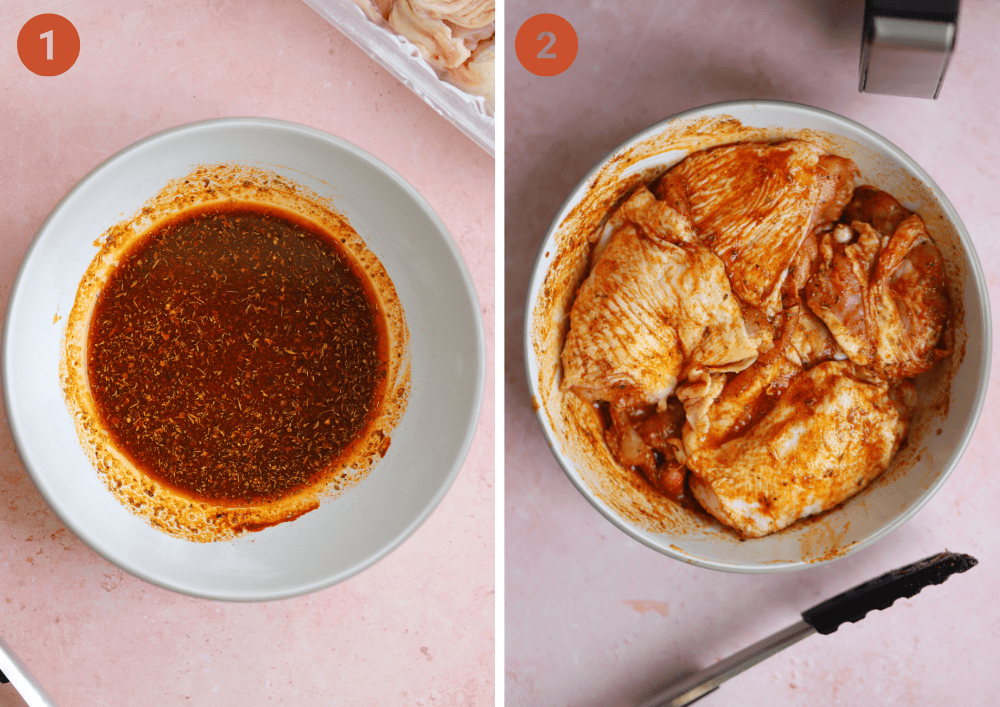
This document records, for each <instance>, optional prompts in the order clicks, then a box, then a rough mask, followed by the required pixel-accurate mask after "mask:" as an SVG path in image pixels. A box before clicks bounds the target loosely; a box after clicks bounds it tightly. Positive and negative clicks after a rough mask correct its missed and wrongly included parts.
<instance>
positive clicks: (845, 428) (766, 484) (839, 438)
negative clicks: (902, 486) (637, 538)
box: [687, 361, 915, 538]
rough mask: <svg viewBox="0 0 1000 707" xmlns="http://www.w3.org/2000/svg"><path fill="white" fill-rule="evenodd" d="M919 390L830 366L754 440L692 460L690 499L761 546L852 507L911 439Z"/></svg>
mask: <svg viewBox="0 0 1000 707" xmlns="http://www.w3.org/2000/svg"><path fill="white" fill-rule="evenodd" d="M914 404H915V389H914V388H913V384H912V383H910V382H909V381H902V382H899V383H894V384H892V385H890V384H889V383H882V384H873V383H870V382H867V381H865V380H860V379H858V378H855V377H854V376H853V375H852V364H851V363H850V362H847V361H842V362H838V361H829V362H826V363H822V364H820V365H818V366H815V367H813V368H811V369H809V370H807V371H804V372H802V373H800V374H799V375H797V376H795V377H794V378H793V379H792V380H791V382H790V383H789V384H788V388H787V390H785V391H784V393H783V394H782V395H781V397H780V398H779V399H778V401H777V402H776V404H775V405H774V407H773V408H772V409H771V410H770V411H769V412H768V413H767V414H766V415H765V416H764V417H763V418H762V419H761V420H760V421H758V422H757V423H756V424H755V425H754V426H753V427H752V428H751V429H749V431H747V432H746V434H744V435H742V436H738V437H735V438H732V439H730V440H728V441H725V442H723V443H721V444H714V445H713V444H707V445H705V446H703V447H702V448H700V449H698V450H697V451H696V452H694V453H693V454H690V455H688V457H687V466H688V468H689V469H690V470H691V475H690V477H689V484H690V487H691V493H692V494H693V495H694V497H695V498H696V499H697V500H698V502H699V503H701V505H702V506H703V507H704V508H705V510H707V511H708V512H709V513H711V514H712V515H713V516H715V517H716V518H717V519H719V521H721V522H722V523H724V524H725V525H728V526H730V527H732V528H735V529H736V530H737V531H738V532H739V533H740V534H741V535H742V536H744V537H747V538H757V537H761V536H763V535H767V534H769V533H773V532H775V531H777V530H780V529H782V528H784V527H787V526H788V525H791V524H792V523H794V522H795V521H796V520H799V519H800V518H804V517H806V516H810V515H813V514H816V513H820V512H822V511H824V510H827V509H829V508H832V507H833V506H835V505H837V504H838V503H841V502H842V501H844V500H846V499H847V498H850V497H851V496H853V495H854V494H855V493H857V492H858V491H860V490H861V489H862V488H864V487H865V486H867V485H868V484H869V483H870V482H871V481H872V480H873V479H875V478H876V477H877V476H878V475H879V474H881V473H882V472H883V471H884V470H885V469H886V468H887V467H888V466H889V462H890V461H891V460H892V457H893V455H894V454H895V453H896V450H897V449H898V448H899V445H900V443H901V442H902V440H903V439H904V438H905V437H906V433H907V428H908V426H909V420H910V415H911V412H910V411H911V409H912V406H913V405H914Z"/></svg>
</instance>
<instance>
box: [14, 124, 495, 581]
mask: <svg viewBox="0 0 1000 707" xmlns="http://www.w3.org/2000/svg"><path fill="white" fill-rule="evenodd" d="M202 164H238V165H251V166H253V167H256V168H265V169H267V170H269V171H271V172H275V173H277V174H279V175H282V176H284V177H286V178H288V179H290V180H292V181H294V182H296V183H297V184H299V185H301V186H304V187H306V188H308V189H311V190H312V191H313V192H315V193H316V194H318V195H319V196H321V197H324V198H328V199H329V200H330V201H331V202H332V204H333V206H334V207H335V208H336V209H337V210H339V211H341V212H342V213H343V214H344V215H346V216H347V218H348V220H349V221H350V223H351V225H352V226H353V228H354V229H355V230H356V231H357V232H358V234H359V235H360V236H361V238H362V239H364V241H365V242H366V244H367V246H368V248H369V249H370V250H371V251H372V252H373V253H374V254H375V256H377V257H378V259H379V260H380V261H381V263H382V265H383V266H384V267H385V269H386V271H387V272H388V274H389V277H390V278H391V279H392V282H393V284H394V286H395V289H396V292H397V294H398V296H399V300H400V302H401V304H402V307H403V311H404V313H405V317H406V321H407V324H408V327H409V332H410V341H409V348H410V363H411V366H412V372H411V376H412V377H411V380H412V387H411V392H410V396H409V402H408V404H407V407H406V411H405V413H404V415H403V417H402V419H401V420H400V422H399V423H398V425H397V426H396V428H395V430H394V432H393V435H392V444H391V445H390V447H389V449H388V452H387V453H386V455H385V457H384V458H383V459H381V460H380V461H379V462H378V463H377V464H376V466H375V467H374V468H373V469H372V471H371V472H370V473H369V474H368V475H367V476H366V477H365V478H364V480H363V481H361V482H360V483H359V484H358V485H357V486H356V487H354V488H352V489H350V491H348V492H346V493H343V494H342V495H340V496H339V497H336V498H333V499H330V500H325V501H324V502H323V503H322V504H321V505H320V507H319V508H318V509H317V510H314V511H312V512H310V513H306V514H305V515H303V516H301V517H300V518H298V519H296V520H294V521H291V522H286V523H282V524H280V525H277V526H274V527H270V528H267V529H265V530H263V531H260V532H257V533H249V534H247V535H244V536H241V537H238V538H236V539H235V540H231V541H225V542H214V543H195V542H190V541H187V540H182V539H179V538H176V537H173V536H170V535H167V534H165V533H163V532H161V531H158V530H155V529H154V528H153V527H152V526H150V525H149V524H147V523H146V522H145V521H144V520H142V519H141V518H139V517H138V516H136V515H134V514H133V513H131V512H129V511H128V510H126V509H125V507H124V506H122V505H121V504H120V503H119V502H118V501H117V500H116V499H115V497H114V496H113V495H112V494H111V493H110V492H109V491H108V489H107V488H106V487H105V485H104V483H103V482H102V481H101V479H100V478H99V477H98V475H97V473H96V472H95V470H94V469H93V467H92V466H91V464H90V462H89V461H88V459H87V457H86V455H85V454H84V451H83V449H82V448H81V446H80V442H79V440H78V437H77V433H76V430H75V428H74V424H73V421H72V419H71V417H70V414H69V411H68V409H67V405H66V402H65V400H64V396H63V393H62V390H61V389H60V380H59V360H60V352H61V347H62V341H63V333H64V326H65V322H66V316H67V315H68V314H69V312H70V310H71V308H72V306H73V302H74V298H75V296H76V293H77V287H78V284H79V283H80V280H81V278H82V276H83V275H84V272H85V271H86V269H87V267H88V265H89V264H90V262H91V260H92V259H93V257H94V255H95V254H96V252H97V250H98V248H97V246H96V245H95V240H96V239H97V238H98V237H99V236H101V234H102V233H104V231H105V230H106V229H108V228H109V227H111V226H112V225H114V224H116V223H118V222H119V221H121V219H122V218H123V216H124V215H126V214H130V213H134V212H135V211H136V210H137V209H139V208H140V207H141V206H142V205H143V204H144V203H145V202H146V201H147V199H149V198H151V197H152V196H153V195H154V194H156V193H157V192H158V190H160V189H161V188H162V187H163V186H164V185H165V184H166V183H167V182H169V181H170V180H174V179H177V178H179V177H183V176H185V175H187V174H189V173H190V172H191V171H192V170H193V169H194V167H195V166H196V165H202ZM484 368H485V348H484V342H483V331H482V320H481V318H480V314H479V306H478V303H477V300H476V294H475V289H474V288H473V285H472V281H471V278H470V277H469V274H468V271H467V269H466V267H465V264H464V262H463V260H462V257H461V254H460V253H459V251H458V248H457V247H456V245H455V243H454V241H453V240H452V238H451V236H450V235H449V234H448V231H447V229H446V228H445V226H444V224H443V223H442V222H441V220H440V219H439V218H438V217H437V216H436V215H435V213H434V212H433V210H432V209H431V208H430V206H429V205H428V204H427V203H426V202H425V201H424V200H423V199H422V198H421V197H420V195H419V194H418V193H417V192H416V191H415V190H414V189H413V187H411V186H410V185H408V184H407V183H406V182H405V181H403V179H402V178H401V177H399V176H398V175H397V174H395V173H394V172H393V171H392V170H391V169H389V168H388V167H387V166H386V165H384V164H383V163H381V162H380V161H378V160H376V159H375V158H374V157H372V156H371V155H369V154H367V153H365V152H364V151H362V150H360V149H358V148H357V147H354V146H353V145H350V144H349V143H346V142H344V141H343V140H340V139H338V138H335V137H332V136H330V135H327V134H326V133H323V132H320V131H318V130H314V129H312V128H307V127H304V126H300V125H294V124H291V123H284V122H279V121H274V120H263V119H252V118H246V119H243V118H237V119H222V120H212V121H207V122H202V123H195V124H191V125H186V126H182V127H179V128H175V129H172V130H168V131H166V132H163V133H159V134H157V135H153V136H152V137H149V138H146V139H144V140H142V141H140V142H138V143H136V144H134V145H132V146H131V147H128V148H126V149H125V150H123V151H122V152H120V153H118V154H117V155H115V156H113V157H111V158H110V159H109V160H107V161H106V162H105V163H104V164H102V165H101V166H99V167H98V168H96V169H95V170H94V171H93V172H91V173H90V174H89V175H87V176H86V177H85V178H84V179H83V180H81V181H80V183H79V184H77V185H76V187H74V188H73V190H72V191H70V193H69V194H67V195H66V197H65V198H64V199H63V200H62V201H61V202H60V203H59V205H58V206H57V207H56V208H55V210H54V211H53V212H52V214H51V215H50V216H49V217H48V219H47V220H46V221H45V223H44V224H43V225H42V228H41V230H40V231H39V232H38V234H37V236H36V237H35V240H34V242H33V243H32V244H31V247H30V248H29V250H28V253H27V255H26V256H25V259H24V262H23V263H22V265H21V269H20V271H19V273H18V276H17V280H16V282H15V285H14V291H13V293H12V294H11V298H10V304H9V307H8V311H7V319H6V325H5V327H4V340H3V385H4V395H5V401H6V404H7V413H8V417H9V419H10V426H11V429H12V431H13V435H14V440H15V442H16V444H17V448H18V451H19V452H20V454H21V458H22V460H23V461H24V464H25V466H26V468H27V469H28V471H29V473H30V474H31V476H32V479H33V480H34V482H35V484H36V485H37V486H38V489H39V491H40V492H41V493H42V495H43V496H44V497H45V500H46V501H47V502H48V503H49V505H50V506H51V507H52V508H53V510H55V512H56V513H57V514H58V515H59V517H60V518H61V519H62V520H63V522H64V523H65V524H66V525H67V526H68V527H69V528H70V529H71V530H72V531H73V532H75V533H76V534H77V535H79V536H80V537H81V538H82V539H83V540H84V541H85V542H86V543H87V544H88V545H90V546H91V547H92V548H93V549H94V550H96V551H97V552H98V553H100V554H101V555H103V556H104V557H106V558H107V559H108V560H110V561H111V562H114V563H115V564H117V565H118V566H119V567H121V568H122V569H124V570H127V571H128V572H131V573H132V574H135V575H137V576H139V577H142V578H143V579H146V580H148V581H150V582H153V583H155V584H158V585H161V586H164V587H167V588H169V589H173V590H176V591H180V592H184V593H187V594H192V595H196V596H202V597H208V598H214V599H231V600H263V599H275V598H280V597H287V596H292V595H296V594H302V593H305V592H309V591H313V590H316V589H319V588H322V587H325V586H328V585H331V584H334V583H335V582H338V581H341V580H343V579H346V578H347V577H349V576H351V575H353V574H355V573H356V572H359V571H361V570H362V569H364V568H366V567H368V566H370V565H372V564H373V563H375V562H376V561H378V560H379V559H381V558H382V557H385V555H387V554H388V553H389V552H390V551H391V550H392V549H393V548H395V547H396V546H398V545H399V544H400V543H401V542H403V540H405V539H406V538H407V537H408V536H409V535H410V534H411V533H413V531H414V530H416V528H417V527H418V526H419V525H420V524H421V523H422V522H423V521H424V520H425V519H426V518H427V517H428V516H429V515H430V513H431V512H432V511H433V510H434V508H435V507H436V506H437V504H438V503H439V502H440V500H441V499H442V498H443V497H444V494H445V492H446V491H447V490H448V488H449V486H450V485H451V483H452V481H453V480H454V478H455V476H456V475H457V474H458V470H459V468H460V466H461V464H462V461H463V459H464V457H465V454H466V452H467V451H468V448H469V445H470V444H471V441H472V435H473V432H474V430H475V427H476V420H477V417H478V415H479V408H480V403H481V400H482V390H483V382H484Z"/></svg>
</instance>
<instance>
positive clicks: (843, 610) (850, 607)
mask: <svg viewBox="0 0 1000 707" xmlns="http://www.w3.org/2000/svg"><path fill="white" fill-rule="evenodd" d="M977 564H979V561H978V560H977V559H976V558H974V557H972V556H971V555H962V554H958V553H954V552H940V553H938V554H937V555H933V556H931V557H928V558H926V559H923V560H920V561H919V562H914V563H913V564H912V565H907V566H906V567H900V568H899V569H895V570H892V571H891V572H886V573H885V574H883V575H881V576H879V577H876V578H875V579H870V580H868V581H867V582H865V583H864V584H859V585H858V586H856V587H854V588H853V589H848V590H847V591H846V592H843V593H842V594H838V595H837V596H835V597H833V598H832V599H827V600H826V601H824V602H823V603H822V604H817V605H816V606H814V607H812V608H811V609H808V610H806V611H804V612H802V619H803V620H804V621H805V622H806V623H807V624H809V625H810V626H812V627H813V628H814V629H816V631H817V632H818V633H823V634H830V633H833V632H834V631H836V630H837V628H838V627H839V626H840V625H841V624H842V623H844V622H845V621H851V622H854V621H860V620H861V619H863V618H864V617H865V615H866V614H868V612H869V611H873V610H875V609H888V608H889V607H890V606H892V604H893V602H895V601H896V600H897V599H900V598H902V597H912V596H913V595H915V594H916V593H917V592H919V591H920V590H921V589H923V588H924V587H926V586H927V585H929V584H941V583H942V582H944V581H945V580H946V579H948V577H950V576H951V575H953V574H955V573H957V572H965V571H966V570H969V569H972V568H973V567H975V566H976V565H977Z"/></svg>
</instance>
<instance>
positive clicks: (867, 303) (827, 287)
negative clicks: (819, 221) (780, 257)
mask: <svg viewBox="0 0 1000 707" xmlns="http://www.w3.org/2000/svg"><path fill="white" fill-rule="evenodd" d="M852 229H853V230H854V231H856V232H857V233H858V238H857V240H856V241H855V242H853V243H846V244H845V243H838V242H836V240H835V238H834V237H833V235H832V234H827V235H826V236H824V239H823V242H822V243H821V246H820V251H821V254H822V263H821V265H820V267H819V269H818V270H817V271H816V273H815V274H813V275H812V276H811V277H810V278H809V281H808V282H807V283H806V286H805V289H804V292H805V299H806V302H807V303H808V304H809V307H810V308H811V309H812V311H813V312H815V313H816V315H817V316H818V317H819V318H820V319H822V320H823V321H824V322H825V323H826V325H827V326H828V327H829V329H830V331H831V332H832V333H833V336H834V337H835V338H836V339H837V342H838V343H839V344H840V346H842V347H843V349H844V350H845V351H846V352H847V355H848V356H849V357H850V359H851V360H852V361H854V362H855V363H857V364H859V365H861V366H866V367H867V368H868V369H869V371H870V372H871V374H872V375H875V376H879V377H883V378H912V377H914V376H916V375H919V374H920V373H923V372H924V371H926V370H929V369H930V368H932V367H933V366H934V364H935V363H937V362H938V361H939V360H940V359H941V358H942V357H944V356H945V355H947V352H946V351H944V350H943V349H941V348H939V341H940V339H941V334H942V332H943V331H944V327H945V324H946V323H947V321H948V317H949V312H950V307H949V303H948V295H947V292H946V290H945V282H944V262H943V259H942V257H941V253H940V252H939V251H938V249H937V247H936V246H935V245H934V242H933V241H932V240H931V238H930V235H929V234H928V233H927V228H926V227H925V226H924V222H923V220H922V219H921V218H920V217H919V216H917V215H916V214H914V215H911V216H907V217H906V218H905V219H903V220H902V221H901V222H900V223H899V225H898V226H896V228H895V231H894V232H893V234H892V236H891V237H886V236H882V237H880V235H879V233H878V232H877V231H876V230H875V229H874V228H872V227H871V226H870V225H868V224H867V223H862V222H860V221H855V222H854V223H853V224H852Z"/></svg>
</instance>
